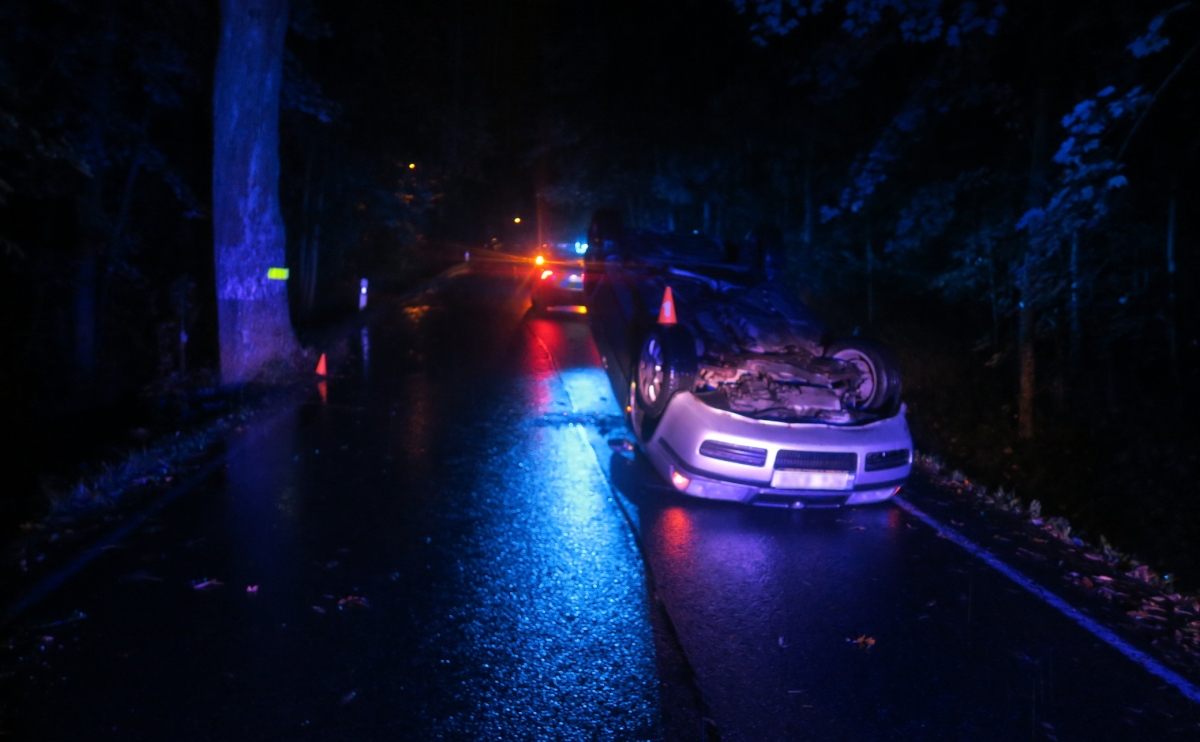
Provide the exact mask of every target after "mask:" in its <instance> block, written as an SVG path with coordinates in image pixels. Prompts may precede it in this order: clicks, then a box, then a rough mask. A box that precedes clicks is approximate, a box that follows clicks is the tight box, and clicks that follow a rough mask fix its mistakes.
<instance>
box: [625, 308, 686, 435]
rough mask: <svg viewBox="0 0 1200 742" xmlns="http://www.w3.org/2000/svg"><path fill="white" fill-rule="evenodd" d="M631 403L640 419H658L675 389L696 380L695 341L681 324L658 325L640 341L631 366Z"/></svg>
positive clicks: (673, 394) (651, 420) (652, 420)
mask: <svg viewBox="0 0 1200 742" xmlns="http://www.w3.org/2000/svg"><path fill="white" fill-rule="evenodd" d="M634 383H635V384H636V389H635V394H634V405H636V406H637V408H638V409H639V411H640V412H641V414H642V416H643V418H644V419H645V420H648V421H650V422H654V421H657V420H658V418H660V417H662V414H663V412H664V411H666V409H667V403H668V402H670V401H671V397H673V396H675V392H679V391H690V390H691V389H692V387H694V386H695V383H696V343H695V340H693V339H692V333H691V332H689V331H688V329H687V328H686V327H684V326H683V325H669V326H661V325H660V326H657V327H654V328H653V329H651V330H650V332H649V333H648V334H647V335H646V339H645V341H643V342H642V351H641V353H639V354H638V360H637V364H636V366H635V369H634Z"/></svg>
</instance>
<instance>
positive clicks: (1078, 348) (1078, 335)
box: [1067, 230, 1083, 374]
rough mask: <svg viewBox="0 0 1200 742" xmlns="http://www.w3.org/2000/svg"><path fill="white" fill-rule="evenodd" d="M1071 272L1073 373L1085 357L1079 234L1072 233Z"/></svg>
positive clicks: (1070, 352) (1070, 351) (1069, 355)
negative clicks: (1081, 311) (1081, 317)
mask: <svg viewBox="0 0 1200 742" xmlns="http://www.w3.org/2000/svg"><path fill="white" fill-rule="evenodd" d="M1069 267H1070V271H1071V296H1070V299H1069V301H1070V307H1069V309H1070V315H1071V317H1070V319H1071V330H1070V332H1071V338H1070V342H1069V343H1068V345H1067V358H1068V360H1069V361H1070V366H1071V373H1073V374H1074V373H1078V372H1079V365H1080V358H1081V357H1082V356H1083V327H1082V324H1081V323H1080V321H1079V288H1080V287H1079V232H1078V230H1077V231H1075V232H1072V233H1071V258H1070V262H1069Z"/></svg>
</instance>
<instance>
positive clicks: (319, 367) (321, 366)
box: [317, 353, 326, 376]
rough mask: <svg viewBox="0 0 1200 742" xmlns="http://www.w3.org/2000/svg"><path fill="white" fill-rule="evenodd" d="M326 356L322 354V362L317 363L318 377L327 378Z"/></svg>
mask: <svg viewBox="0 0 1200 742" xmlns="http://www.w3.org/2000/svg"><path fill="white" fill-rule="evenodd" d="M325 375H326V371H325V354H324V353H322V354H321V360H319V361H317V376H325Z"/></svg>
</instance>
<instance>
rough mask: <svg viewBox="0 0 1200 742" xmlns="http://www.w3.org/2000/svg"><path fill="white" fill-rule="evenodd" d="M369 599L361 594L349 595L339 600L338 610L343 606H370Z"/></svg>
mask: <svg viewBox="0 0 1200 742" xmlns="http://www.w3.org/2000/svg"><path fill="white" fill-rule="evenodd" d="M370 607H371V605H370V604H369V603H367V599H366V598H364V597H362V596H361V595H347V596H346V597H344V598H342V599H341V600H339V601H338V610H341V609H343V608H370Z"/></svg>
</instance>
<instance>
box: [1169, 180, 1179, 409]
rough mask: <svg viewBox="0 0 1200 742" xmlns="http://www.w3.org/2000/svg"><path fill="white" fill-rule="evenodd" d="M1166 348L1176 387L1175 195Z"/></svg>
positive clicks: (1173, 198) (1170, 246) (1171, 232)
mask: <svg viewBox="0 0 1200 742" xmlns="http://www.w3.org/2000/svg"><path fill="white" fill-rule="evenodd" d="M1166 317H1167V350H1168V352H1169V353H1170V358H1171V375H1172V378H1173V379H1174V381H1175V386H1176V388H1178V387H1179V384H1180V376H1179V336H1178V333H1177V331H1176V329H1175V196H1174V194H1172V196H1171V205H1170V208H1169V209H1168V211H1167V311H1166Z"/></svg>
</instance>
